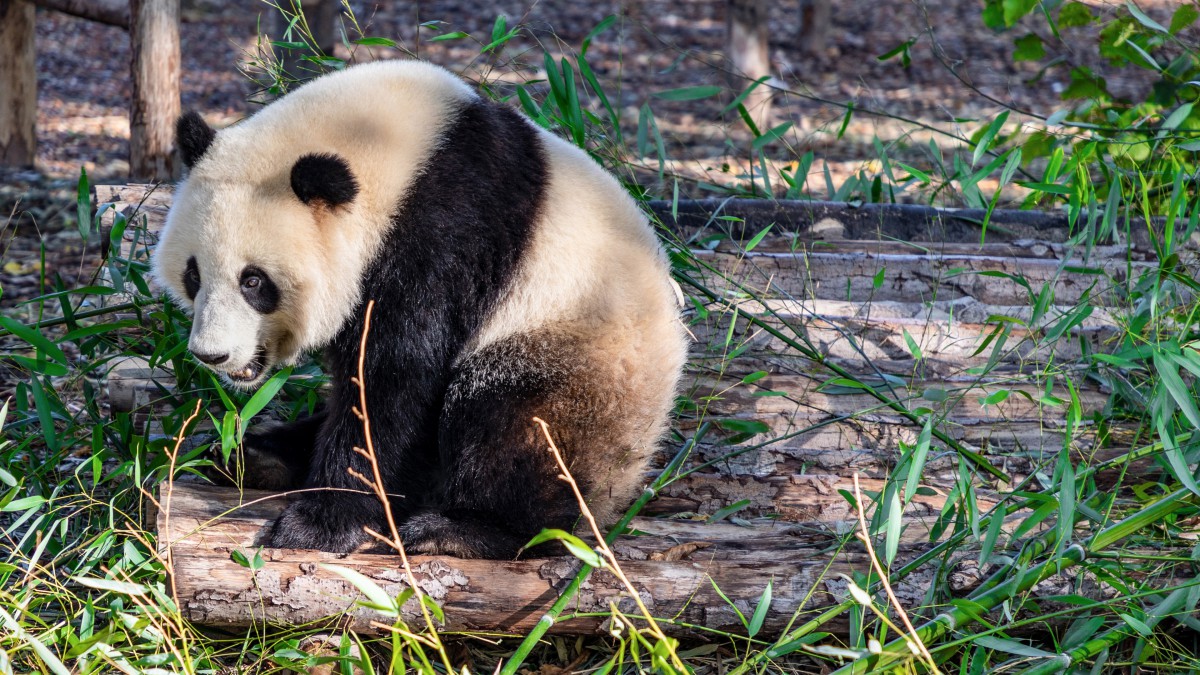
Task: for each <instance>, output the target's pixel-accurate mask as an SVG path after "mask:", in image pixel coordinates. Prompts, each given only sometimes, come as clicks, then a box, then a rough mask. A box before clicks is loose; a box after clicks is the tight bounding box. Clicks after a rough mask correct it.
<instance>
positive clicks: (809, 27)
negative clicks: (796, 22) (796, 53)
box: [796, 0, 832, 55]
mask: <svg viewBox="0 0 1200 675" xmlns="http://www.w3.org/2000/svg"><path fill="white" fill-rule="evenodd" d="M830 14H832V12H831V8H830V6H829V0H800V30H799V32H798V33H797V34H796V38H797V40H798V41H799V42H800V48H801V49H803V50H804V51H805V52H806V53H808V54H812V55H821V54H824V53H825V48H826V47H827V46H828V44H829V26H830Z"/></svg>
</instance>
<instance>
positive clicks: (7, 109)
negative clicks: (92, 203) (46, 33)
mask: <svg viewBox="0 0 1200 675" xmlns="http://www.w3.org/2000/svg"><path fill="white" fill-rule="evenodd" d="M33 19H34V7H33V4H31V3H29V2H27V1H26V0H0V166H33V160H34V157H35V156H36V152H37V135H36V128H37V71H36V69H35V67H34V57H35V55H36V53H35V51H34V41H33V38H34V31H33Z"/></svg>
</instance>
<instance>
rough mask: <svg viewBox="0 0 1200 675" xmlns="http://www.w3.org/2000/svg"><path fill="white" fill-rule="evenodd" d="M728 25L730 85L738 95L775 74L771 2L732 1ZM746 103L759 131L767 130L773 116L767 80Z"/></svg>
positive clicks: (729, 5)
mask: <svg viewBox="0 0 1200 675" xmlns="http://www.w3.org/2000/svg"><path fill="white" fill-rule="evenodd" d="M725 28H726V30H725V39H726V43H725V54H726V56H727V57H728V59H729V64H730V69H731V70H732V71H733V72H732V73H731V78H730V86H731V87H732V88H733V90H734V95H735V96H736V95H737V94H739V93H741V92H742V91H743V90H744V89H745V88H746V87H748V86H750V85H751V83H753V82H754V81H756V80H758V79H760V78H762V77H766V76H768V75H770V74H771V55H770V48H769V45H768V44H767V1H766V0H728V2H727V4H726V22H725ZM742 105H744V106H745V107H746V111H747V112H749V113H750V117H751V118H752V119H753V120H754V123H755V124H756V125H757V126H758V128H759V131H766V127H767V125H768V123H769V120H770V118H771V88H770V87H768V86H767V83H766V82H763V83H761V84H759V85H758V86H757V87H755V88H754V90H753V91H752V92H750V94H749V95H748V96H747V97H746V99H745V100H744V101H743V102H742Z"/></svg>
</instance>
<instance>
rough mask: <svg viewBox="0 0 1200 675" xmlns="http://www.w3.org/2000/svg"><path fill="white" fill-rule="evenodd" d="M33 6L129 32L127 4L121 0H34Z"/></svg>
mask: <svg viewBox="0 0 1200 675" xmlns="http://www.w3.org/2000/svg"><path fill="white" fill-rule="evenodd" d="M33 4H35V5H37V6H38V7H45V8H46V9H52V10H54V11H56V12H62V13H63V14H69V15H71V16H76V17H79V18H81V19H87V20H88V21H95V22H97V23H103V24H107V25H109V26H116V27H117V28H124V29H125V30H129V3H128V2H122V1H121V0H34V3H33Z"/></svg>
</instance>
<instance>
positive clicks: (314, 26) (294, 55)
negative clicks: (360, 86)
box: [273, 0, 341, 86]
mask: <svg viewBox="0 0 1200 675" xmlns="http://www.w3.org/2000/svg"><path fill="white" fill-rule="evenodd" d="M282 6H283V7H284V8H285V9H287V10H288V11H287V13H285V12H283V11H279V10H275V11H274V14H273V16H274V28H275V30H274V33H275V35H274V38H275V39H277V40H284V39H286V38H285V37H284V31H286V30H287V28H288V25H289V23H290V22H291V19H292V14H291V12H292V11H293V9H294V6H291V5H290V3H284V4H283V5H282ZM340 8H341V3H340V2H338V0H307V2H305V3H304V4H303V6H302V10H303V12H304V20H305V22H306V23H307V24H308V29H309V31H311V33H312V35H311V38H312V41H313V46H315V47H316V48H317V49H319V50H320V52H321V53H322V54H325V55H326V56H328V55H330V54H332V53H333V49H334V47H336V46H337V43H338V39H337V37H338V33H337V18H338V10H339V9H340ZM290 41H291V42H304V41H305V40H301V39H300V36H297V35H295V34H293V35H292V38H291V40H290ZM306 55H309V54H308V53H307V52H306V51H305V50H296V49H283V48H280V61H281V65H282V66H283V70H284V72H285V73H287V75H288V77H289V78H291V79H292V80H294V82H292V83H290V86H297V85H300V84H303V83H304V82H306V81H307V80H311V79H312V78H314V77H316V76H317V75H320V74H321V72H322V69H321V67H320V66H318V65H317V64H315V63H312V62H309V61H304V60H302V59H301V57H303V56H306Z"/></svg>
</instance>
